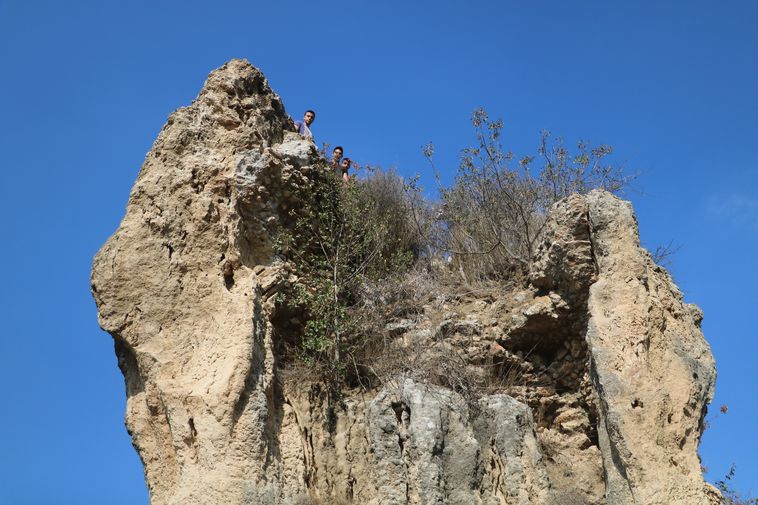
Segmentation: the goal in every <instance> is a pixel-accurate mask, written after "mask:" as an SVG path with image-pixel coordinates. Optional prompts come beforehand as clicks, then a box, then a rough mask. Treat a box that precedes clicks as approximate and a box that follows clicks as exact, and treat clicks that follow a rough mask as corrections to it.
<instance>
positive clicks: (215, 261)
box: [92, 60, 716, 505]
mask: <svg viewBox="0 0 758 505" xmlns="http://www.w3.org/2000/svg"><path fill="white" fill-rule="evenodd" d="M321 166H322V165H321V163H320V161H319V157H318V153H317V151H316V148H315V146H314V145H313V143H312V142H311V141H310V140H305V139H302V138H300V137H299V136H298V135H297V134H295V133H293V128H292V122H291V119H290V118H289V117H288V116H287V114H286V112H285V109H284V106H283V105H282V102H281V100H280V99H279V97H278V96H277V95H276V94H275V93H274V92H273V91H272V90H271V89H270V88H269V86H268V83H267V82H266V79H265V78H264V76H263V75H262V74H261V73H260V72H259V71H258V70H257V69H255V68H254V67H252V66H251V65H250V64H249V63H247V62H246V61H240V60H234V61H231V62H229V63H227V64H226V65H224V66H223V67H221V68H220V69H218V70H216V71H214V72H213V73H211V75H210V76H209V78H208V80H207V82H206V84H205V86H204V87H203V90H202V91H201V92H200V95H199V96H198V97H197V99H196V100H195V101H194V102H193V104H192V105H190V106H189V107H186V108H183V109H179V110H177V111H176V112H174V113H173V114H172V115H171V116H170V117H169V119H168V122H167V123H166V125H165V126H164V128H163V129H162V131H161V133H160V135H159V136H158V138H157V140H156V142H155V144H154V145H153V148H152V149H151V151H150V152H149V153H148V155H147V157H146V159H145V163H144V165H143V167H142V170H141V171H140V174H139V177H138V179H137V182H136V184H135V186H134V188H133V190H132V193H131V195H130V198H129V203H128V206H127V210H126V215H125V217H124V219H123V221H122V223H121V225H120V227H119V229H118V230H117V231H116V233H115V234H114V235H113V236H112V237H111V238H110V239H109V240H108V242H107V243H106V244H105V245H104V246H103V248H102V249H101V250H100V252H99V253H98V254H97V256H96V258H95V261H94V265H93V271H92V292H93V295H94V297H95V300H96V302H97V305H98V310H99V318H100V324H101V326H102V328H103V329H104V330H106V331H107V332H109V333H110V334H111V335H112V336H113V338H114V341H115V348H116V354H117V356H118V362H119V366H120V368H121V370H122V372H123V374H124V377H125V381H126V389H127V409H126V410H127V412H126V425H127V429H128V430H129V433H130V434H131V436H132V440H133V443H134V446H135V448H136V449H137V451H138V453H139V455H140V458H141V459H142V462H143V464H144V467H145V478H146V481H147V485H148V488H149V491H150V499H151V503H152V504H153V505H179V504H181V505H192V504H204V505H205V504H208V505H212V504H225V505H235V504H240V505H241V504H252V503H254V504H263V505H289V504H296V503H301V504H305V503H323V504H326V503H361V504H374V505H395V504H398V505H399V504H461V505H463V504H466V505H468V504H482V505H490V504H492V505H494V504H508V505H515V504H519V505H522V504H523V505H525V504H535V505H537V504H545V505H548V504H563V505H571V504H614V505H616V504H618V505H622V504H623V505H626V504H645V505H653V504H661V505H663V504H667V505H671V504H681V505H685V504H686V505H699V504H702V505H707V504H709V503H713V500H715V499H716V498H714V497H713V496H714V495H713V494H712V493H711V492H710V491H709V490H708V489H707V488H706V485H705V484H704V482H703V479H702V475H701V470H700V464H699V459H698V456H697V445H698V442H699V437H700V434H701V433H702V429H703V417H704V415H705V410H706V405H707V403H708V402H709V401H710V400H711V398H712V395H713V384H714V381H715V368H714V364H713V358H712V356H711V354H710V350H709V348H708V345H707V343H706V342H705V340H704V338H703V335H702V333H701V331H700V328H699V324H700V320H701V318H702V314H701V313H700V311H699V309H697V308H696V307H694V306H692V305H688V304H685V303H684V301H683V297H682V294H681V293H680V292H679V290H678V289H677V288H676V286H675V285H674V283H673V282H672V280H671V278H670V277H669V275H668V274H667V272H666V271H665V270H663V269H662V268H661V267H659V266H657V265H656V264H655V263H654V262H653V261H652V259H651V257H650V255H649V254H648V253H647V252H646V251H645V250H644V249H642V248H641V247H640V244H639V236H638V231H637V224H636V220H635V217H634V214H633V212H632V209H631V206H630V205H629V204H628V203H627V202H624V201H622V200H619V199H618V198H616V197H614V196H612V195H610V194H608V193H605V192H601V191H594V192H591V193H590V194H588V195H586V196H578V195H577V196H572V197H570V198H568V199H565V200H563V201H561V202H558V203H557V204H556V205H555V206H554V208H553V209H552V210H551V213H550V215H549V218H548V223H547V225H546V226H545V229H544V232H543V235H542V238H541V242H540V244H539V247H538V249H537V253H536V259H535V261H534V263H533V266H532V268H531V271H530V274H529V281H530V284H529V286H528V287H527V288H524V289H521V290H519V291H517V292H502V293H497V294H496V296H494V297H493V296H488V297H482V298H477V297H476V296H473V295H471V296H470V297H469V298H467V299H460V298H459V299H455V300H453V299H443V300H442V301H440V303H436V304H429V305H425V306H424V307H423V309H422V310H420V311H419V312H418V313H417V314H415V315H414V316H413V317H412V318H406V319H401V320H398V321H393V322H391V324H389V325H388V327H387V332H388V335H390V336H391V337H392V338H395V339H397V342H398V344H397V345H398V346H400V347H401V348H403V346H410V345H413V346H414V349H416V350H418V349H424V350H428V351H429V354H428V356H431V357H432V358H430V359H436V358H434V357H435V356H441V355H442V354H440V353H443V352H455V353H456V355H457V356H459V357H460V358H461V360H462V361H463V362H464V366H466V367H471V368H472V369H474V372H475V373H480V371H481V369H482V366H483V364H484V365H486V366H487V367H489V368H490V369H496V370H498V371H499V372H498V373H499V375H498V377H499V378H500V379H501V380H503V379H508V380H509V382H508V383H507V384H504V388H505V389H507V392H508V394H507V395H506V394H502V393H498V394H489V395H484V396H481V397H478V398H475V399H471V398H466V397H465V396H464V395H462V394H460V392H456V391H453V390H451V389H449V388H446V387H443V386H440V385H434V384H431V383H425V382H424V381H422V380H419V378H418V377H414V376H413V375H412V374H409V375H407V376H397V377H394V378H393V379H392V380H387V381H385V383H384V384H383V385H382V386H381V387H379V388H376V389H370V390H355V391H345V392H344V396H343V397H342V398H341V399H340V401H339V402H338V403H335V402H333V401H332V398H331V397H330V395H328V394H326V392H325V391H324V390H323V388H322V387H321V386H320V385H319V384H318V383H317V382H313V381H309V380H305V379H304V380H300V381H286V380H283V379H282V378H281V377H280V373H281V368H282V366H283V365H282V363H280V360H281V356H280V355H279V347H280V346H279V343H280V341H281V340H282V339H286V338H287V335H286V331H287V329H286V327H284V326H282V325H281V321H280V320H281V318H279V317H278V315H277V306H276V305H275V303H274V298H275V297H274V295H275V294H276V292H277V291H278V289H280V287H281V286H282V285H284V284H286V283H292V282H296V281H297V279H296V278H295V277H294V276H293V274H292V273H291V271H290V269H289V268H288V266H287V265H286V264H285V263H283V262H281V261H279V260H277V259H276V257H275V255H274V252H273V239H272V232H273V230H274V229H275V227H277V226H286V225H287V223H288V222H289V221H291V220H292V219H293V213H292V212H291V211H292V209H295V208H297V207H298V202H297V200H296V197H295V196H294V195H296V194H297V193H298V190H301V189H302V188H307V187H308V184H309V183H310V182H309V181H310V180H311V176H312V175H313V174H314V173H316V171H318V170H322V168H321ZM444 365H445V364H444V363H440V364H439V366H440V369H443V368H444ZM511 379H512V380H511ZM506 386H507V387H506Z"/></svg>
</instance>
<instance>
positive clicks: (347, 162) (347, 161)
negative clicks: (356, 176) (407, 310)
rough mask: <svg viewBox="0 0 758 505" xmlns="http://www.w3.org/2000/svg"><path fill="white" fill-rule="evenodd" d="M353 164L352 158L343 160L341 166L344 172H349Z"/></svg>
mask: <svg viewBox="0 0 758 505" xmlns="http://www.w3.org/2000/svg"><path fill="white" fill-rule="evenodd" d="M352 164H353V160H351V159H350V158H342V161H341V162H340V166H341V167H342V170H344V171H345V172H347V171H348V169H349V168H350V165H352Z"/></svg>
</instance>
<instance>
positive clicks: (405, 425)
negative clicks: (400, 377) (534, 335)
mask: <svg viewBox="0 0 758 505" xmlns="http://www.w3.org/2000/svg"><path fill="white" fill-rule="evenodd" d="M478 407H479V408H478V409H477V410H478V412H477V414H476V415H475V416H474V419H475V421H474V423H473V426H472V425H471V423H470V422H469V418H470V416H469V412H468V407H467V406H466V404H465V403H464V402H463V400H462V399H461V398H460V397H459V396H458V395H457V394H455V393H452V392H451V391H449V390H447V389H444V388H440V387H437V386H430V385H421V384H416V383H415V382H413V381H411V380H406V381H404V382H402V383H400V384H397V385H396V386H395V387H391V388H386V389H384V390H383V391H381V392H380V393H379V394H378V395H377V396H376V398H374V400H373V401H372V402H371V403H370V404H369V406H368V412H367V416H366V418H367V422H368V436H369V439H370V442H371V448H372V451H371V452H372V454H373V457H372V459H373V462H372V475H373V477H374V481H375V482H376V485H377V488H378V498H377V501H376V503H377V504H381V505H402V504H406V503H424V504H427V503H428V504H450V505H468V504H482V505H489V504H492V505H494V504H500V503H504V504H509V505H511V504H512V505H526V504H535V505H536V504H545V503H552V502H551V501H550V483H549V480H548V478H547V473H546V471H545V468H544V464H543V462H542V456H541V453H540V450H539V445H538V443H537V439H536V437H535V434H534V425H533V421H532V416H531V412H530V410H529V408H528V407H527V406H526V405H524V404H522V403H519V402H517V401H516V400H514V399H513V398H511V397H509V396H506V395H494V396H486V397H484V398H482V399H481V400H479V405H478Z"/></svg>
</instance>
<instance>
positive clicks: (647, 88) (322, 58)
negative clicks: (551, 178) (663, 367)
mask: <svg viewBox="0 0 758 505" xmlns="http://www.w3.org/2000/svg"><path fill="white" fill-rule="evenodd" d="M272 4H276V5H272ZM210 5H211V4H210V3H209V2H196V1H181V2H178V1H174V2H171V1H161V2H157V1H156V2H146V1H119V2H115V1H114V2H106V1H92V2H81V1H76V0H72V1H66V2H61V1H55V2H40V1H29V0H26V1H22V0H0V98H1V99H2V113H0V119H1V120H0V147H1V148H2V156H0V164H1V166H2V178H0V181H1V182H0V188H2V199H0V215H1V216H2V219H1V220H0V236H2V237H3V247H2V248H0V264H2V265H3V281H4V282H3V288H2V291H1V292H0V296H1V297H2V300H0V301H1V302H2V303H1V304H0V307H1V309H0V310H2V316H1V317H0V383H1V384H3V386H4V394H3V401H2V412H0V440H2V447H1V448H0V475H2V482H3V483H2V485H0V504H3V505H6V504H7V505H24V504H30V505H47V504H53V503H54V504H64V505H67V504H71V505H88V504H92V505H102V504H106V503H107V504H109V505H121V504H124V505H126V504H128V505H146V504H147V492H146V490H145V486H144V482H143V477H142V468H141V465H140V463H139V459H138V457H137V455H136V453H135V452H134V450H133V449H132V447H131V445H130V441H129V437H128V436H127V434H126V430H125V429H124V427H123V415H124V402H125V396H124V385H123V380H122V377H121V374H120V372H119V370H118V368H117V366H116V359H115V356H114V353H113V348H112V342H111V338H110V336H109V335H107V334H105V333H103V332H102V331H100V329H99V328H98V326H97V321H96V310H95V304H94V302H93V301H92V298H91V296H90V294H89V269H90V264H91V260H92V256H93V255H94V254H95V252H96V251H97V249H98V248H99V247H100V246H101V245H102V244H103V242H105V240H106V239H107V237H108V236H109V235H110V234H111V233H112V232H113V231H114V230H115V229H116V227H117V226H118V223H119V221H120V219H121V217H122V216H123V213H124V207H125V204H126V201H127V196H128V194H129V190H130V188H131V186H132V183H133V182H134V179H135V177H136V175H137V171H138V170H139V167H140V164H141V162H142V160H143V158H144V156H145V153H146V152H147V151H148V150H149V149H150V145H151V143H152V141H153V139H154V138H155V136H156V134H157V133H158V131H159V129H160V128H161V126H162V125H163V123H164V121H165V119H166V117H167V116H168V114H169V113H170V112H171V111H172V110H174V109H175V108H177V107H180V106H183V105H187V104H189V103H190V101H191V100H192V99H193V98H194V97H195V95H196V94H197V92H198V91H199V89H200V87H201V85H202V83H203V81H204V79H205V77H206V75H207V74H208V72H210V71H211V70H212V69H214V68H216V67H218V66H220V65H222V64H223V63H224V62H225V61H226V60H228V59H230V58H236V57H244V58H248V59H249V60H250V61H251V62H252V63H253V64H255V65H256V66H258V67H259V68H261V69H262V70H263V71H264V72H265V74H266V75H267V76H268V79H269V82H270V83H271V85H272V86H273V88H274V89H275V90H276V91H277V92H278V93H279V94H280V95H281V96H282V98H283V100H284V103H285V105H286V107H287V109H288V111H289V112H290V113H291V114H292V115H293V116H295V117H297V116H300V114H301V113H302V111H303V110H304V109H305V108H314V109H316V110H317V111H318V118H317V120H316V123H315V124H314V133H315V135H316V138H317V140H318V141H320V142H330V143H332V144H335V143H339V144H342V145H344V146H345V148H346V155H348V156H352V157H354V158H356V159H358V160H359V161H363V162H371V163H375V164H380V165H383V166H392V165H394V166H396V167H397V168H398V170H399V171H400V172H401V173H403V174H412V173H414V172H417V171H420V172H422V173H423V174H424V178H423V181H424V182H425V183H426V184H427V185H428V186H431V185H432V179H431V178H430V177H429V174H428V169H427V167H426V165H425V163H424V160H423V157H422V155H421V151H420V148H421V146H422V145H423V144H424V143H426V142H427V141H429V140H433V141H434V142H435V143H436V145H437V161H438V163H439V164H440V165H441V166H443V167H445V170H446V172H445V176H446V177H448V178H449V177H450V176H451V175H452V174H453V170H454V167H455V164H456V158H457V155H458V153H459V151H460V149H461V148H463V147H465V146H467V145H469V144H470V143H471V141H472V134H471V130H470V128H469V125H468V118H469V116H470V113H471V111H472V110H473V109H474V108H475V107H478V106H485V107H487V108H488V110H489V111H490V114H491V115H492V116H496V117H502V118H503V119H504V120H505V123H506V127H505V135H506V141H507V143H508V145H509V147H511V148H512V149H513V150H514V151H516V152H519V153H529V152H532V151H533V150H534V148H535V147H536V144H537V140H538V136H539V132H540V131H541V130H542V129H548V130H551V131H552V132H554V133H556V134H560V135H562V136H564V137H565V138H566V139H567V140H570V141H574V140H577V139H587V140H590V141H592V142H597V143H599V142H604V143H607V144H610V145H612V146H614V147H615V149H616V153H617V154H616V160H617V161H619V162H622V163H623V164H624V165H625V166H627V167H628V168H629V169H630V170H632V171H640V172H641V173H642V176H641V177H640V179H639V180H638V183H637V186H638V187H639V189H640V190H641V192H640V193H639V194H633V195H631V198H632V200H633V201H634V204H635V207H636V209H637V212H638V216H639V221H640V227H641V230H642V239H643V242H645V243H646V244H648V245H651V246H654V245H656V244H660V243H668V242H669V241H673V242H674V243H675V244H680V245H681V246H682V247H681V250H680V251H679V252H678V253H677V254H676V256H675V257H674V259H673V266H672V270H673V274H674V277H675V278H676V280H677V282H678V283H679V286H680V287H681V288H682V290H683V291H684V293H685V294H686V298H687V300H688V301H690V302H695V303H697V304H699V305H700V306H701V307H702V308H703V309H704V311H705V321H704V326H703V327H704V331H705V333H706V336H707V338H708V340H709V341H710V343H711V346H712V349H713V352H714V354H715V356H716V360H717V364H718V370H719V379H718V384H717V392H716V399H715V402H714V408H712V409H711V410H712V411H717V410H718V406H720V405H721V404H727V405H728V406H729V413H728V414H726V415H723V416H720V417H718V418H717V419H715V420H714V421H713V428H712V429H710V430H709V431H708V432H707V433H706V435H705V439H704V443H703V445H702V451H701V452H702V454H703V457H704V464H705V465H706V466H707V467H708V468H709V469H710V471H709V473H708V474H707V477H708V478H709V479H710V480H711V481H713V480H716V479H718V478H720V477H722V476H723V475H724V474H725V473H726V472H727V471H728V469H729V466H730V464H731V463H732V462H735V463H736V464H737V476H736V483H737V487H738V488H739V489H740V490H741V491H743V492H748V491H750V490H751V489H752V492H753V494H758V464H756V456H755V455H756V454H758V436H757V435H756V433H757V432H758V430H756V428H758V422H756V419H758V402H757V401H756V400H758V393H756V391H757V388H758V379H757V378H756V377H757V376H758V374H757V373H756V368H757V366H756V359H758V358H757V357H758V330H757V329H756V328H758V325H757V324H756V320H755V318H754V316H755V314H756V313H757V312H758V294H757V293H758V268H756V257H758V254H757V252H756V251H757V250H758V155H757V154H756V152H757V151H756V145H757V144H756V142H757V141H758V28H757V27H758V2H755V1H752V0H746V1H730V2H715V1H693V0H680V1H678V2H675V1H657V2H653V1H646V2H621V1H607V0H605V1H588V0H583V1H566V0H561V1H557V0H556V1H540V2H523V1H489V2H485V1H479V0H469V1H467V2H445V1H439V0H438V1H419V2H394V1H382V2H373V3H367V2H356V1H353V2H344V3H335V2H330V1H321V2H307V3H301V2H297V1H289V2H267V3H266V4H265V5H264V4H263V3H262V2H250V1H248V2H224V1H218V2H214V3H213V4H212V7H210ZM279 5H280V6H279Z"/></svg>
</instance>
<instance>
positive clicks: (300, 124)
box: [295, 110, 316, 139]
mask: <svg viewBox="0 0 758 505" xmlns="http://www.w3.org/2000/svg"><path fill="white" fill-rule="evenodd" d="M315 120H316V113H315V112H313V111H312V110H307V111H305V114H303V120H302V121H295V129H296V130H297V132H298V133H299V134H300V136H301V137H303V138H306V139H312V138H313V134H312V133H311V129H310V126H311V124H313V122H314V121H315Z"/></svg>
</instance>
